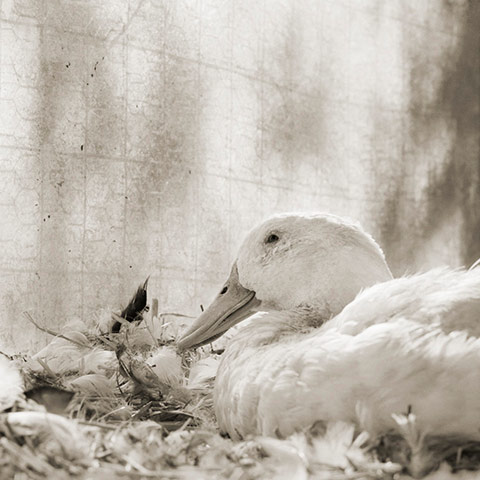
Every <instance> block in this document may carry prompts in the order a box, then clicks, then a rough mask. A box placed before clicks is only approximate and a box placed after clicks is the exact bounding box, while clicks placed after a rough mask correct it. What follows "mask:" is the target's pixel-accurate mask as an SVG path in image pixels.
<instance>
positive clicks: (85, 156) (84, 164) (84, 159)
mask: <svg viewBox="0 0 480 480" xmlns="http://www.w3.org/2000/svg"><path fill="white" fill-rule="evenodd" d="M85 40H86V39H85V37H84V42H85ZM87 61H88V57H87ZM87 75H88V73H87V72H86V71H85V72H84V78H83V82H82V88H83V89H84V92H85V95H84V98H85V131H84V135H83V153H82V157H81V159H82V167H83V168H82V172H83V231H82V254H81V270H80V285H81V288H80V297H81V301H80V318H81V320H82V321H83V322H84V321H85V250H86V246H85V243H86V238H87V159H88V138H87V132H88V113H89V108H90V93H89V89H88V85H87V78H88V76H87Z"/></svg>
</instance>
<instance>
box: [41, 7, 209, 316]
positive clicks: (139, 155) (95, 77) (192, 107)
mask: <svg viewBox="0 0 480 480" xmlns="http://www.w3.org/2000/svg"><path fill="white" fill-rule="evenodd" d="M50 13H51V15H52V17H51V18H49V22H50V23H47V24H46V25H44V26H42V27H41V33H40V35H41V43H40V52H39V53H40V58H41V69H40V75H39V79H38V89H39V97H40V99H41V101H40V102H39V103H38V105H37V108H38V110H37V111H38V123H37V125H38V127H37V131H36V137H35V138H36V141H37V142H38V149H39V162H40V167H41V171H42V176H41V179H40V184H39V187H38V188H39V197H40V201H39V203H40V213H41V216H42V219H43V221H42V219H41V227H40V249H41V253H40V255H39V256H38V258H37V266H36V268H37V271H38V274H39V277H38V278H39V279H40V282H39V284H40V291H41V292H42V294H41V295H40V297H41V298H40V299H39V300H38V302H37V303H38V304H39V308H40V310H41V311H42V314H41V316H42V317H43V318H50V317H51V316H52V313H53V312H55V315H56V317H58V318H61V317H62V316H63V315H66V314H78V315H79V316H82V311H83V308H84V307H85V305H87V306H88V305H90V304H92V305H97V304H104V303H106V304H112V303H118V302H120V301H122V300H123V299H124V297H125V296H126V295H127V293H126V292H128V291H129V290H130V288H131V283H132V279H131V278H130V277H131V276H132V275H135V274H138V272H139V271H141V272H142V275H143V271H144V269H145V265H143V264H140V265H137V263H138V262H137V260H136V259H141V260H139V261H141V262H146V261H147V260H146V259H147V253H148V239H149V236H152V235H154V234H156V233H157V232H152V230H151V222H152V220H153V221H157V222H158V220H159V218H160V214H161V213H162V214H163V215H168V212H169V210H168V207H171V206H175V204H176V203H178V201H179V200H178V199H179V198H182V197H183V196H184V192H183V191H182V189H187V187H188V185H189V182H190V181H191V176H190V175H189V172H190V168H189V167H190V166H191V164H192V157H193V155H194V150H195V145H196V144H197V139H196V132H197V130H198V125H197V123H198V118H197V115H195V112H196V111H197V105H198V98H199V95H200V86H199V78H198V71H197V70H198V69H197V67H195V66H192V64H191V62H190V63H189V62H185V61H183V60H182V59H179V58H176V57H175V56H169V55H168V54H167V53H166V52H165V50H168V45H167V47H165V45H166V42H167V41H170V42H177V43H178V42H180V41H181V39H180V40H179V39H178V38H177V37H175V36H174V34H172V32H171V29H167V28H165V29H160V30H159V31H158V32H159V35H158V38H154V37H151V38H149V42H150V43H151V45H152V46H151V47H150V45H148V46H147V47H150V48H145V45H143V44H142V39H141V38H140V39H139V38H136V37H135V35H134V34H131V32H129V31H128V30H126V31H124V30H123V29H122V28H123V26H124V22H125V21H126V20H127V19H126V15H127V13H126V12H125V13H124V14H125V17H123V16H122V15H123V13H122V14H120V13H118V18H117V17H115V18H105V19H101V18H98V12H97V11H95V10H94V9H91V10H88V9H85V11H84V12H83V15H84V17H85V18H88V20H89V21H88V23H87V22H86V23H85V24H86V26H85V27H84V28H82V30H80V31H77V32H69V31H68V28H71V25H70V24H68V25H67V28H65V29H63V27H62V25H58V24H56V22H57V18H56V17H55V15H56V10H55V8H52V10H51V12H50ZM155 14H156V15H163V16H164V17H165V19H164V21H162V22H161V24H162V25H168V22H169V16H170V12H169V11H168V9H166V8H163V7H162V11H161V12H156V13H155ZM112 15H114V14H113V13H112ZM115 15H116V14H115ZM130 20H131V19H129V20H128V21H130ZM133 20H135V17H133ZM102 22H103V23H102ZM109 22H117V23H115V26H116V27H117V30H116V31H114V32H113V39H111V40H109V36H110V34H111V33H112V32H110V30H111V29H110V30H108V31H106V30H105V28H104V27H105V26H108V25H109ZM99 32H100V35H99ZM105 32H107V33H105ZM103 33H105V35H103ZM125 35H132V38H130V37H129V38H128V41H126V40H127V39H126V38H125V37H124V36H125ZM167 35H168V37H167ZM163 36H165V37H166V38H163ZM160 37H161V38H160ZM127 49H128V52H127ZM145 72H147V73H148V75H145ZM135 81H137V84H136V85H134V83H135ZM165 212H167V213H165ZM167 221H168V219H164V223H167ZM160 228H161V227H160ZM129 265H133V266H134V267H135V268H132V267H129ZM155 267H156V266H153V267H152V265H149V268H150V269H152V268H155ZM157 270H158V269H157ZM66 273H68V275H66ZM157 273H158V271H157ZM86 275H87V276H88V278H87V277H86ZM92 276H96V277H97V278H96V279H95V281H93V282H92V281H90V280H91V279H92ZM65 278H69V279H71V280H70V283H69V282H66V281H64V280H63V279H65ZM104 280H106V281H104ZM135 281H136V280H135ZM97 284H103V285H104V286H105V287H104V288H103V289H98V288H95V285H97ZM100 297H101V298H100ZM85 313H86V314H88V313H90V312H85Z"/></svg>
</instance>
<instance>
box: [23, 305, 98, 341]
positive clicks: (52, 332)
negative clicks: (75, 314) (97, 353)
mask: <svg viewBox="0 0 480 480" xmlns="http://www.w3.org/2000/svg"><path fill="white" fill-rule="evenodd" d="M23 315H24V316H25V318H26V319H27V320H28V321H30V322H32V323H33V325H35V327H37V328H38V329H39V330H40V331H42V332H45V333H48V334H49V335H52V336H53V337H58V338H63V339H64V340H68V341H69V342H72V343H74V344H75V345H78V346H79V347H88V348H92V346H91V345H88V344H85V343H81V342H77V341H76V340H73V339H71V338H68V337H67V336H65V335H62V334H61V333H58V332H54V331H53V330H50V329H49V328H46V327H41V326H40V325H39V324H38V323H37V322H35V320H34V319H33V317H32V316H31V315H30V313H29V312H23Z"/></svg>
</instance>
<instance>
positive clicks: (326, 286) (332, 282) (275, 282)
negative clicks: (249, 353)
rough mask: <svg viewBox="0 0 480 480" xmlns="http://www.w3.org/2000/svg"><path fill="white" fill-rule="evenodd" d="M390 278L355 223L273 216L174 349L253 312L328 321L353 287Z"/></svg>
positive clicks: (375, 248) (347, 300) (320, 216)
mask: <svg viewBox="0 0 480 480" xmlns="http://www.w3.org/2000/svg"><path fill="white" fill-rule="evenodd" d="M391 278H392V274H391V273H390V270H389V268H388V266H387V264H386V262H385V257H384V255H383V252H382V250H381V249H380V247H379V246H378V245H377V243H376V242H375V241H374V240H373V238H372V237H370V236H369V235H368V234H366V233H365V232H364V231H363V230H362V229H361V227H360V226H359V225H357V224H356V223H354V222H351V221H349V220H346V219H344V218H340V217H337V216H334V215H329V214H312V215H305V214H301V215H299V214H283V215H277V216H274V217H272V218H270V219H269V220H267V221H265V222H264V223H262V224H260V225H259V226H257V227H256V228H254V229H253V230H252V231H251V232H250V233H249V234H248V235H247V237H246V239H245V240H244V242H243V244H242V245H241V247H240V250H239V253H238V257H237V259H236V261H235V262H234V264H233V267H232V270H231V273H230V276H229V278H228V280H227V281H226V282H225V284H224V285H223V287H222V289H221V290H220V293H219V294H218V295H217V297H216V298H215V299H214V301H213V302H212V304H211V305H210V306H209V307H208V308H207V309H206V310H205V311H204V312H203V313H202V314H201V315H200V316H199V317H198V318H197V320H196V321H195V322H194V323H193V325H192V326H191V327H190V328H189V329H188V330H187V331H186V332H185V333H184V334H183V336H182V337H181V338H180V340H179V341H178V347H179V349H181V350H183V349H187V348H192V347H197V346H200V345H203V344H205V343H209V342H211V341H212V340H214V339H216V338H218V337H219V336H221V335H222V334H223V333H225V332H226V331H227V330H228V329H229V328H230V327H232V326H233V325H235V324H237V323H239V322H240V321H242V320H244V319H245V318H247V317H249V316H250V315H252V314H253V313H255V312H257V311H263V310H292V309H297V308H307V309H309V310H310V311H314V312H316V313H317V314H318V315H319V317H321V318H322V319H323V320H328V319H329V318H331V317H333V316H335V315H337V314H338V313H340V311H341V310H342V309H343V308H344V307H345V306H346V305H347V304H348V303H350V302H351V301H352V300H353V299H354V298H355V296H356V295H357V294H358V293H359V292H360V290H362V289H364V288H367V287H369V286H371V285H373V284H375V283H378V282H383V281H386V280H390V279H391Z"/></svg>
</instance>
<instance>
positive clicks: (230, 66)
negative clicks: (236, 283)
mask: <svg viewBox="0 0 480 480" xmlns="http://www.w3.org/2000/svg"><path fill="white" fill-rule="evenodd" d="M230 6H231V9H230V14H229V16H228V50H229V62H228V69H229V80H230V85H229V87H230V88H229V98H228V101H229V105H228V117H229V118H228V122H229V128H228V140H227V142H228V143H227V149H228V173H229V175H228V176H229V179H228V243H229V246H230V249H231V248H232V235H233V232H232V229H233V225H232V224H233V212H232V205H233V202H232V181H233V175H232V159H233V151H232V136H233V128H234V125H233V95H234V92H233V70H234V67H233V18H234V16H235V2H230ZM229 256H230V259H231V258H232V252H231V250H230V252H229Z"/></svg>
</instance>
